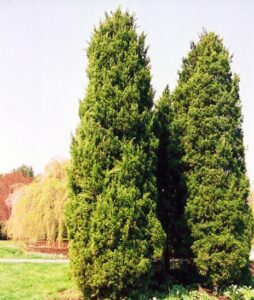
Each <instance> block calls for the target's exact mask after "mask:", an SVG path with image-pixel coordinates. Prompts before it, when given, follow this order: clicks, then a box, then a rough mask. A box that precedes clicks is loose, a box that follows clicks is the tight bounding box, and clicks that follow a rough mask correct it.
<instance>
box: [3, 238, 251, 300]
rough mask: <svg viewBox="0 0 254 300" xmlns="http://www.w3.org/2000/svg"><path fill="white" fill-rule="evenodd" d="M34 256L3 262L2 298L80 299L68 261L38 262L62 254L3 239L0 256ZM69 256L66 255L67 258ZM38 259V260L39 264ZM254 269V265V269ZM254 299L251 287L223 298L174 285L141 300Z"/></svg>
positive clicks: (17, 299)
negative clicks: (29, 248) (37, 250)
mask: <svg viewBox="0 0 254 300" xmlns="http://www.w3.org/2000/svg"><path fill="white" fill-rule="evenodd" d="M7 258H8V259H17V260H19V259H24V258H25V259H32V260H33V263H31V262H29V263H17V262H16V263H6V262H5V263H1V262H0V300H80V299H81V295H80V293H79V292H78V291H77V289H76V288H75V284H74V283H73V282H72V281H71V279H70V277H69V264H67V263H38V262H39V260H41V259H50V260H51V261H52V260H54V262H55V261H57V260H59V259H63V258H64V256H63V255H62V254H44V253H31V252H26V251H25V250H23V248H22V244H20V243H16V242H12V241H0V259H7ZM65 258H66V257H65ZM34 260H38V262H37V263H35V262H34ZM253 269H254V268H253ZM148 299H154V300H155V299H156V300H159V299H160V300H218V299H220V300H225V299H232V300H253V299H254V290H253V289H252V288H248V287H236V286H232V287H230V288H229V289H228V290H227V291H226V293H225V294H224V295H223V296H221V297H215V296H212V295H208V294H207V291H205V290H202V289H197V288H190V289H186V288H184V287H183V286H181V285H174V286H173V287H171V289H169V290H167V291H165V293H164V294H159V293H154V294H153V295H151V296H150V297H146V296H143V295H141V297H140V300H148Z"/></svg>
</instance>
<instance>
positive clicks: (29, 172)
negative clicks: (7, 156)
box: [12, 165, 34, 178]
mask: <svg viewBox="0 0 254 300" xmlns="http://www.w3.org/2000/svg"><path fill="white" fill-rule="evenodd" d="M12 172H17V173H21V174H22V175H23V176H25V177H29V178H34V171H33V168H32V167H29V166H27V165H22V166H20V167H19V168H17V169H13V171H12Z"/></svg>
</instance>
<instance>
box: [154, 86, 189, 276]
mask: <svg viewBox="0 0 254 300" xmlns="http://www.w3.org/2000/svg"><path fill="white" fill-rule="evenodd" d="M174 119H175V115H174V109H173V106H172V100H171V96H170V91H169V87H168V86H166V88H165V90H164V91H163V94H162V96H161V98H160V99H159V100H158V103H157V104H156V107H155V110H154V117H153V128H154V132H155V135H156V136H157V138H158V139H159V146H158V148H157V157H158V164H157V172H156V176H157V187H158V205H157V213H158V217H159V220H160V222H161V224H162V227H163V229H164V231H165V233H166V245H165V249H164V262H165V269H166V270H167V271H168V272H169V262H170V259H172V258H186V257H188V256H189V251H186V250H187V249H189V248H190V247H187V244H186V243H188V238H187V237H188V230H187V226H186V220H185V218H184V204H185V181H184V179H183V178H182V172H181V169H182V166H181V162H180V158H181V149H180V148H179V136H178V134H176V132H175V128H174Z"/></svg>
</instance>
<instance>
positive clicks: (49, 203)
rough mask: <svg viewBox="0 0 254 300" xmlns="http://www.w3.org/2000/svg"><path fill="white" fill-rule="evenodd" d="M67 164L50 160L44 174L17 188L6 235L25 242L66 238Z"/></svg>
mask: <svg viewBox="0 0 254 300" xmlns="http://www.w3.org/2000/svg"><path fill="white" fill-rule="evenodd" d="M66 166H67V163H66V162H64V163H59V162H53V163H51V164H49V165H48V166H47V167H46V168H45V174H44V176H42V177H39V178H37V179H35V181H34V182H33V183H31V184H30V185H28V186H25V187H23V188H21V189H20V190H18V191H16V192H15V193H18V194H16V195H13V197H14V198H16V199H15V202H14V203H13V207H12V212H11V216H10V219H9V220H8V222H7V223H6V231H7V234H8V236H9V237H11V238H12V239H15V240H26V241H38V240H45V241H59V242H60V241H61V240H62V239H63V238H64V237H66V228H65V221H64V205H65V202H66V200H67V175H66Z"/></svg>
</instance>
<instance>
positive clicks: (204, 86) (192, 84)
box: [172, 32, 252, 286]
mask: <svg viewBox="0 0 254 300" xmlns="http://www.w3.org/2000/svg"><path fill="white" fill-rule="evenodd" d="M230 62H231V57H230V55H229V52H228V51H227V49H225V47H224V46H223V42H222V40H221V39H220V38H219V37H218V36H217V35H215V34H214V33H206V32H205V33H203V34H202V36H201V37H200V41H199V42H198V43H197V44H194V43H192V45H191V51H190V53H189V54H188V56H187V58H186V59H184V60H183V66H182V70H181V71H180V73H179V82H178V86H177V88H176V90H175V92H174V95H173V96H172V99H173V100H172V101H173V106H174V110H175V112H176V116H177V117H176V119H175V121H174V123H175V125H174V126H175V128H177V132H178V134H179V136H180V147H181V149H182V158H181V162H182V164H183V166H184V167H183V174H184V176H185V179H186V186H187V193H186V197H187V205H186V209H185V212H186V216H187V218H188V224H189V226H190V228H191V234H192V237H193V239H194V243H193V246H192V250H193V252H194V255H195V260H194V261H195V263H196V266H197V268H198V270H199V272H200V274H201V275H203V276H204V278H206V281H207V282H208V283H209V284H211V285H214V286H217V285H223V284H226V283H233V282H238V281H239V280H240V278H242V276H243V273H244V272H243V271H244V269H245V268H246V267H247V265H248V257H249V251H250V241H251V233H252V217H251V214H250V211H249V208H248V205H247V196H248V187H249V185H248V180H247V179H246V175H245V172H246V168H245V159H244V146H243V132H242V127H241V125H242V114H241V105H240V98H239V78H238V77H237V76H236V75H232V73H231V68H230Z"/></svg>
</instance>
